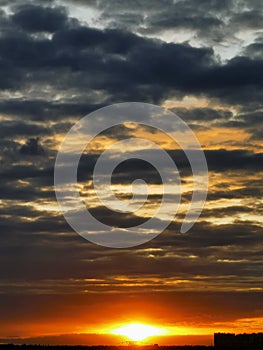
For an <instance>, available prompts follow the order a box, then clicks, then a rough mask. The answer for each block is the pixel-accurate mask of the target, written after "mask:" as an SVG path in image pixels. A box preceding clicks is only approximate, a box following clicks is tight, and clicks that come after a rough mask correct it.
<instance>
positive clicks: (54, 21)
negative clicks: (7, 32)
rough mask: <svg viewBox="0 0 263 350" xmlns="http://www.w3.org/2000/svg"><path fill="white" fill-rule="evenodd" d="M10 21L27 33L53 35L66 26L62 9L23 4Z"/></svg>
mask: <svg viewBox="0 0 263 350" xmlns="http://www.w3.org/2000/svg"><path fill="white" fill-rule="evenodd" d="M12 20H13V22H14V23H15V24H17V25H19V26H20V27H21V28H22V29H24V30H26V31H28V32H33V33H34V32H48V33H53V32H55V31H57V30H59V29H61V28H63V27H64V26H65V25H66V23H67V15H66V12H65V9H64V8H63V7H61V8H58V7H56V8H51V7H43V6H38V5H31V4H25V5H23V6H21V7H19V8H18V9H17V10H16V12H15V14H14V15H13V16H12Z"/></svg>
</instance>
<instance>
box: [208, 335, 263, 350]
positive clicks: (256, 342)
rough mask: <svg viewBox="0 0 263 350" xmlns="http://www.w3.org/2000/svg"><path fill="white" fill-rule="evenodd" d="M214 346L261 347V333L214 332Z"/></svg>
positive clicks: (220, 347) (262, 344)
mask: <svg viewBox="0 0 263 350" xmlns="http://www.w3.org/2000/svg"><path fill="white" fill-rule="evenodd" d="M214 347H215V348H216V349H219V350H221V349H222V350H228V349H229V350H231V349H247V350H257V349H263V333H251V334H247V333H243V334H234V333H214Z"/></svg>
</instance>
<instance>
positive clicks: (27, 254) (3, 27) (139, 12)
mask: <svg viewBox="0 0 263 350" xmlns="http://www.w3.org/2000/svg"><path fill="white" fill-rule="evenodd" d="M262 23H263V2H262V1H261V0H247V1H245V0H200V1H198V2H197V1H195V0H173V1H172V0H136V1H129V0H123V1H119V0H109V1H102V0H75V1H73V0H41V1H40V0H34V1H30V0H25V1H23V2H21V1H19V0H14V1H12V2H10V1H5V0H0V77H1V79H0V123H1V124H0V125H1V127H0V136H1V137H0V164H1V168H0V178H1V182H0V203H1V207H0V309H1V312H0V338H1V339H7V338H12V339H13V338H23V337H39V336H45V335H63V334H75V333H87V334H95V333H96V334H97V333H109V330H110V329H112V328H114V327H115V326H117V325H121V324H126V323H129V322H144V323H147V324H152V325H157V326H158V325H162V326H164V327H166V329H167V330H169V332H170V334H171V335H178V336H182V335H211V334H213V333H214V331H230V332H236V333H239V332H245V331H246V332H258V331H260V330H262V326H263V301H262V300H263V297H262V296H263V276H262V272H263V270H262V263H263V259H262V243H263V230H262V223H263V220H262V211H263V202H262V191H263V186H262V175H263V167H262V165H263V162H262V161H263V149H262V148H263V143H262V135H263V134H262V130H263V128H262V110H263V102H262V101H263V28H262ZM121 102H146V103H151V104H154V105H158V106H161V107H163V108H165V109H168V110H170V111H172V112H173V113H176V114H177V115H178V116H180V117H181V118H182V119H183V120H184V121H185V122H186V123H188V125H189V126H190V127H191V128H192V130H193V131H194V132H195V134H196V136H197V138H198V140H199V141H200V144H201V145H202V148H203V150H204V154H205V156H206V159H207V164H208V170H209V189H208V195H207V201H206V204H205V207H204V209H203V212H202V214H201V216H200V218H199V219H198V221H197V222H196V223H195V225H194V226H193V227H192V228H191V230H189V231H188V232H187V233H184V234H180V233H179V227H180V225H181V223H182V221H183V217H184V213H185V211H186V206H187V203H188V202H189V200H190V198H191V194H192V190H193V188H192V185H193V184H192V173H191V171H190V170H189V164H188V162H187V160H186V158H185V156H184V152H183V150H181V149H179V148H178V145H176V144H174V143H173V142H172V141H171V140H170V139H169V138H167V136H166V135H163V134H162V133H161V132H154V131H153V130H152V129H151V128H147V127H143V126H142V125H135V126H134V125H133V126H130V125H122V126H119V127H117V128H115V129H113V130H111V129H109V130H107V131H105V132H104V133H102V134H101V135H99V136H97V137H96V138H95V139H94V140H93V141H92V142H91V143H90V144H89V146H88V147H87V148H86V149H85V151H84V153H83V155H82V157H81V161H80V166H79V171H78V185H79V191H80V193H81V196H82V198H83V200H84V201H85V204H86V206H87V208H88V209H89V210H90V211H91V212H92V215H94V216H95V217H96V218H98V219H99V220H101V221H103V222H105V223H108V224H109V225H116V223H117V224H118V225H119V226H120V227H125V225H126V226H127V225H129V224H131V225H136V224H137V223H138V222H143V221H145V220H147V219H149V218H150V217H151V216H152V211H153V210H155V208H156V205H158V203H159V202H160V199H161V195H160V186H161V184H160V177H159V176H158V174H157V172H156V169H153V168H152V167H149V166H148V165H147V164H145V163H143V162H141V161H138V160H134V159H133V160H130V161H126V162H123V163H122V164H120V166H119V167H118V168H116V171H115V172H114V174H113V177H112V180H113V183H114V186H115V191H116V193H117V195H119V197H120V198H122V199H124V200H127V199H128V198H129V195H130V194H129V190H127V188H128V187H127V186H128V184H129V183H130V182H131V181H133V180H134V179H137V178H143V179H145V181H146V182H148V183H149V184H150V185H151V190H152V192H150V195H149V196H148V199H147V202H146V203H145V206H144V209H143V210H141V211H140V212H139V213H137V215H133V214H127V213H124V214H121V215H120V213H118V212H117V213H116V212H115V213H114V212H113V211H109V210H108V209H107V208H106V207H104V206H103V205H102V204H101V203H100V202H99V201H98V200H97V199H96V198H95V197H94V192H93V191H92V181H91V179H92V171H93V170H94V165H95V163H96V161H97V159H98V158H99V155H100V154H101V152H103V151H104V150H105V149H106V148H107V147H109V145H112V144H113V143H114V142H117V141H120V140H123V139H125V138H127V137H144V138H147V139H149V140H151V141H153V142H156V143H158V144H159V145H160V146H161V147H162V148H164V149H165V150H167V152H168V153H169V154H170V156H171V157H172V158H173V159H174V161H175V162H177V164H178V168H179V172H180V177H181V181H182V184H183V192H182V202H181V204H182V205H181V206H180V209H179V211H178V215H177V216H176V218H175V219H174V221H173V222H171V223H170V224H169V225H168V227H167V228H166V229H165V230H164V232H163V233H162V234H160V235H159V236H158V237H156V238H154V239H153V240H151V241H149V242H148V243H145V244H143V245H140V246H136V247H133V248H127V249H113V248H106V247H103V246H99V245H96V244H93V243H91V242H88V241H87V240H85V239H84V238H83V237H81V236H80V235H78V234H77V233H76V232H74V231H73V230H72V228H71V227H70V226H69V225H68V224H67V222H66V220H65V219H64V217H63V215H62V213H61V212H60V210H59V207H58V204H57V201H56V197H55V191H54V164H55V159H56V155H57V152H58V150H59V148H60V145H61V143H62V141H63V139H64V137H65V135H66V134H67V132H68V131H69V130H70V128H71V127H72V126H73V125H74V123H76V122H77V121H78V120H80V118H82V117H84V116H85V115H87V114H88V113H91V112H93V111H96V110H97V109H98V108H101V107H105V106H108V105H111V104H114V103H121ZM112 122H114V116H113V120H112ZM128 151H129V150H128ZM171 210H173V208H172V204H171V203H170V206H169V205H168V206H167V212H169V211H171ZM161 220H165V217H163V218H161ZM94 337H95V336H93V338H92V337H91V340H90V342H91V343H92V342H95V338H94ZM63 339H66V338H63ZM101 339H102V338H101ZM207 339H208V338H207ZM64 341H67V340H64ZM101 341H102V340H101ZM207 341H208V342H209V341H210V338H209V340H207ZM164 343H165V341H164ZM167 343H168V340H167Z"/></svg>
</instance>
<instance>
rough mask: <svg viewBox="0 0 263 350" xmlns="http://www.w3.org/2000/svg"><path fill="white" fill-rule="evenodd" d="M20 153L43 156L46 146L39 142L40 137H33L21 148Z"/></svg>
mask: <svg viewBox="0 0 263 350" xmlns="http://www.w3.org/2000/svg"><path fill="white" fill-rule="evenodd" d="M20 153H21V154H23V155H28V156H43V155H44V154H45V151H44V148H43V147H42V146H41V145H40V144H39V139H38V138H36V139H34V138H31V139H29V140H27V142H26V144H25V145H23V146H22V147H21V149H20Z"/></svg>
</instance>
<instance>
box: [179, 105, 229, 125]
mask: <svg viewBox="0 0 263 350" xmlns="http://www.w3.org/2000/svg"><path fill="white" fill-rule="evenodd" d="M172 111H173V112H174V113H176V114H177V115H178V116H180V117H181V118H183V119H184V120H185V121H187V122H188V121H191V122H205V123H206V122H211V123H213V122H217V121H218V122H223V121H229V120H230V119H231V118H232V115H233V114H232V112H231V111H230V110H227V109H225V110H222V109H219V110H217V109H212V108H191V109H186V108H173V109H172Z"/></svg>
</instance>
